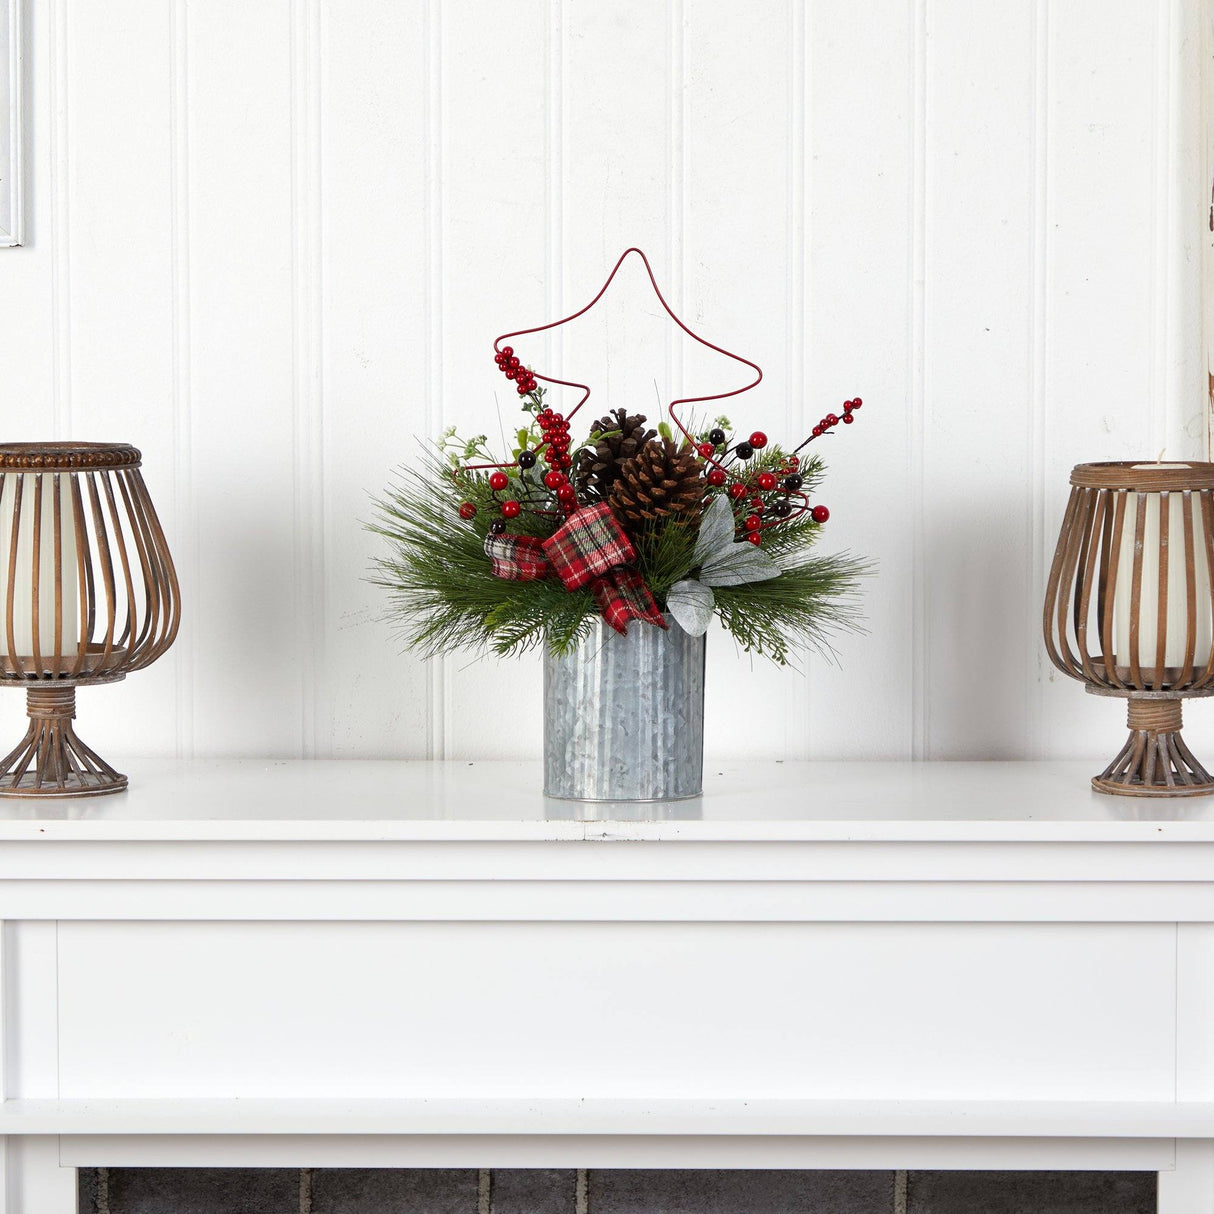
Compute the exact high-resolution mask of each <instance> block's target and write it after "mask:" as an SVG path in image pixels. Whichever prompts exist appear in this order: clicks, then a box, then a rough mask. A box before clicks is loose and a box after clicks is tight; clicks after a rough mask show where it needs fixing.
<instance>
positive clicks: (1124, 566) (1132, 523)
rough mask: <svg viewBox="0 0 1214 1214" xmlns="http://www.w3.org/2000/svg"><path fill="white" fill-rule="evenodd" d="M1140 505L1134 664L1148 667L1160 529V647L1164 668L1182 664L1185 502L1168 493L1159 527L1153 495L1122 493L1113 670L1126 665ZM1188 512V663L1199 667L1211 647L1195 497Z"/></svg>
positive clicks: (1155, 622)
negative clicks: (1191, 588)
mask: <svg viewBox="0 0 1214 1214" xmlns="http://www.w3.org/2000/svg"><path fill="white" fill-rule="evenodd" d="M1187 467H1188V465H1187V464H1136V465H1135V470H1138V469H1159V470H1161V471H1162V470H1166V469H1181V468H1187ZM1140 497H1141V500H1142V502H1143V529H1142V586H1141V590H1140V593H1139V614H1138V662H1139V665H1140V667H1141V668H1142V670H1143V672H1144V674H1145V673H1146V672H1147V671H1148V670H1149V669H1152V668H1154V666H1155V660H1156V657H1157V654H1156V640H1157V632H1158V627H1159V547H1160V527H1161V525H1162V526H1163V527H1164V528H1165V531H1164V538H1165V539H1166V543H1167V550H1168V571H1167V586H1168V600H1167V640H1166V644H1165V646H1164V664H1165V665H1166V666H1170V667H1178V666H1181V665H1182V664H1183V663H1184V658H1185V646H1186V644H1187V628H1188V590H1187V573H1186V570H1185V533H1184V526H1185V524H1184V512H1185V498H1184V494H1183V493H1181V492H1172V493H1169V494H1168V512H1167V519H1166V520H1165V521H1164V522H1163V523H1162V524H1161V520H1160V513H1161V510H1160V503H1161V502H1162V500H1163V499H1162V495H1161V494H1159V493H1155V492H1152V493H1144V494H1142V495H1139V494H1138V493H1136V492H1135V491H1133V490H1130V491H1129V492H1127V493H1126V495H1125V498H1126V506H1125V526H1124V529H1123V531H1122V540H1121V551H1120V554H1119V556H1118V561H1117V584H1116V587H1115V588H1114V600H1113V653H1114V655H1115V661H1116V664H1117V665H1118V666H1121V667H1129V666H1130V665H1131V661H1130V658H1131V652H1130V603H1131V600H1132V595H1133V576H1134V550H1135V539H1136V536H1137V529H1138V504H1139V500H1140ZM1188 506H1189V510H1190V512H1191V515H1192V519H1193V559H1194V570H1193V572H1194V576H1195V578H1196V584H1197V618H1196V644H1195V649H1194V654H1193V663H1194V665H1195V666H1196V667H1201V666H1204V665H1205V664H1206V663H1207V662H1208V661H1209V660H1210V649H1211V638H1212V630H1211V614H1212V606H1211V596H1210V576H1209V566H1208V563H1207V560H1206V543H1205V521H1204V519H1203V517H1202V512H1201V503H1200V500H1199V495H1198V494H1196V493H1193V494H1191V495H1190V497H1189V502H1188Z"/></svg>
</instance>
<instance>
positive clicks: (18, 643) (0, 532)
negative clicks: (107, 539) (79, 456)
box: [0, 472, 80, 663]
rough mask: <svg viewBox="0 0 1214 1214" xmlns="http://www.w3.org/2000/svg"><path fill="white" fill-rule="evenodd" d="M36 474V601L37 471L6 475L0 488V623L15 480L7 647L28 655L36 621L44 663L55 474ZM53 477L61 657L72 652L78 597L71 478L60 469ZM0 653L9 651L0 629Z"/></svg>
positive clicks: (49, 643)
mask: <svg viewBox="0 0 1214 1214" xmlns="http://www.w3.org/2000/svg"><path fill="white" fill-rule="evenodd" d="M41 477H42V494H41V497H42V513H41V518H40V532H41V534H40V539H39V549H38V601H37V611H36V612H35V603H34V503H35V501H36V500H37V497H38V475H37V474H35V473H29V472H26V473H9V474H7V475H6V476H5V477H4V487H3V490H0V592H3V595H4V597H3V599H0V622H3V621H4V620H5V619H6V617H7V611H8V594H9V589H10V587H9V565H10V560H11V556H12V548H13V512H14V509H15V507H16V501H17V481H18V480H19V479H20V481H21V482H22V485H21V518H20V521H19V523H18V527H17V559H16V563H15V565H14V567H13V582H12V587H11V589H12V602H13V620H12V622H13V648H14V649H15V650H16V653H17V656H18V657H22V658H30V657H32V656H33V653H34V639H35V638H34V621H35V619H36V620H37V623H38V637H37V640H38V653H39V654H40V656H41V657H42V659H43V661H44V663H45V662H46V660H47V659H48V658H53V657H54V656H55V479H56V478H55V474H54V473H53V472H44V473H42V474H41ZM58 480H59V510H60V522H59V535H60V539H59V546H60V553H61V556H60V568H61V570H62V581H61V591H60V596H61V607H60V636H61V640H60V646H59V652H60V653H61V654H64V655H72V654H75V653H76V650H77V647H78V645H79V643H80V632H79V623H78V621H79V601H78V589H77V587H78V579H77V557H76V524H75V514H74V510H73V507H72V484H71V481H72V478H71V476H70V475H68V474H66V473H64V474H61V475H60V476H59V478H58ZM0 654H2V655H4V656H5V657H8V656H9V654H10V649H9V638H8V632H7V629H6V628H0Z"/></svg>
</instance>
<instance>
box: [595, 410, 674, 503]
mask: <svg viewBox="0 0 1214 1214" xmlns="http://www.w3.org/2000/svg"><path fill="white" fill-rule="evenodd" d="M656 433H657V431H656V430H647V429H646V428H645V418H644V416H643V415H642V414H640V413H634V414H632V416H629V415H628V411H627V410H626V409H616V410H615V411H614V412H612V413H611V414H610V415H609V416H607V417H600V418H599V420H598V421H597V422H595V423H594V425H593V426H591V427H590V438H591V440H592V441H595V440H596V441H595V445H594V447H593V448H590V447H587V448H586V449H585V450H583V451H582V453H581V455H580V456H579V457H578V466H577V491H578V496H579V497H581V498H583V499H587V498H589V499H597V500H601V501H606V500H607V495H608V494H609V493H610V492H611V489H612V486H614V484H615V482H616V478H617V477H618V476H619V475H620V468H621V466H622V465H623V464H624V463H625V461H627V460H630V459H631V458H632V457H633V456H634V455H636V453H637V452H638V451H639V450H640V449H641V448H642V447H643V446H644V445H645V444H646V443H647V442H648V441H649V440H650V439H651V438H653V437H654V436H655V435H656Z"/></svg>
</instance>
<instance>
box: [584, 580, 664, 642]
mask: <svg viewBox="0 0 1214 1214" xmlns="http://www.w3.org/2000/svg"><path fill="white" fill-rule="evenodd" d="M590 589H591V592H592V593H593V594H594V601H595V602H596V603H597V604H598V608H599V610H600V611H601V612H602V613H603V619H605V620H606V621H607V623H608V624H610V625H611V626H612V628H614V629H615V630H616V632H622V633H627V631H628V621H629V620H644V621H645V622H646V623H648V624H656V625H657V626H658V627H659V628H668V627H670V625H669V624H667V623H666V620H665V618H664V617H663V615H662V613H661V612H660V611H659V610H658V605H657V603H655V602H654V600H653V595H652V594H650V593H649V587H648V586H646V585H645V579H644V578H643V577H641V575H640V574H639V573H637V571H636V570H635V569H624V568H619V569H613V570H612V571H611V572H610V573H609V574H607V576H606V577H601V578H596V579H595V581H594V582H593V583H592V584H591V586H590Z"/></svg>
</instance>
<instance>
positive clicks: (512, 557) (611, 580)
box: [485, 503, 668, 633]
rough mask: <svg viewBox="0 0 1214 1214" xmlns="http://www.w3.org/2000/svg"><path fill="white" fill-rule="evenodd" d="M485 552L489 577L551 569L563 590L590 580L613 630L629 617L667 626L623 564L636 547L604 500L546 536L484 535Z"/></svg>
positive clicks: (529, 577) (522, 577) (527, 576)
mask: <svg viewBox="0 0 1214 1214" xmlns="http://www.w3.org/2000/svg"><path fill="white" fill-rule="evenodd" d="M485 555H486V556H487V557H488V558H489V560H490V562H491V564H492V566H493V576H494V577H500V578H508V579H509V580H510V581H515V582H530V581H534V580H535V579H536V578H542V577H546V576H547V575H548V574H549V573H555V574H556V575H557V577H559V578H560V579H561V582H562V583H563V584H564V586H565V589H566V590H580V589H581V588H582V587H583V586H585V585H587V584H589V586H590V592H591V594H593V595H594V601H595V603H596V604H597V605H598V609H599V610H600V611H601V612H602V613H603V619H605V620H606V621H607V623H608V624H610V625H611V627H612V628H614V629H615V630H616V632H623V633H627V631H628V622H629V621H630V620H644V621H645V622H646V623H648V624H656V625H657V626H658V627H659V628H666V627H668V625H667V623H666V620H665V619H664V618H663V616H662V613H661V612H660V611H659V610H658V605H657V603H656V602H655V601H654V597H653V595H652V594H651V593H650V592H649V587H648V586H646V585H645V579H644V578H643V577H641V575H640V574H639V573H637V571H636V570H635V569H629V568H626V566H627V565H628V563H629V562H630V561H634V560H636V552H635V550H634V549H633V547H632V544H630V543H629V541H628V537H627V536H626V535H625V534H624V532H623V529H622V528H621V527H620V525H619V523H617V522H616V520H615V515H613V514H612V513H611V510H610V509H609V508H608V506H607V505H606V504H605V503H600V504H599V505H597V506H583V507H582V509H581V510H576V511H574V513H573V514H571V515H570V516H569V517H568V518H567V519H566V520H565V522H564V524H563V525H562V526H561V527H560V528H558V529H557V530H556V531H555V532H554V533H553V534H552V535H551V536H550V537H549V538H548V539H546V540H537V539H534V538H532V537H531V536H529V535H492V534H490V535H487V536H485Z"/></svg>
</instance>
